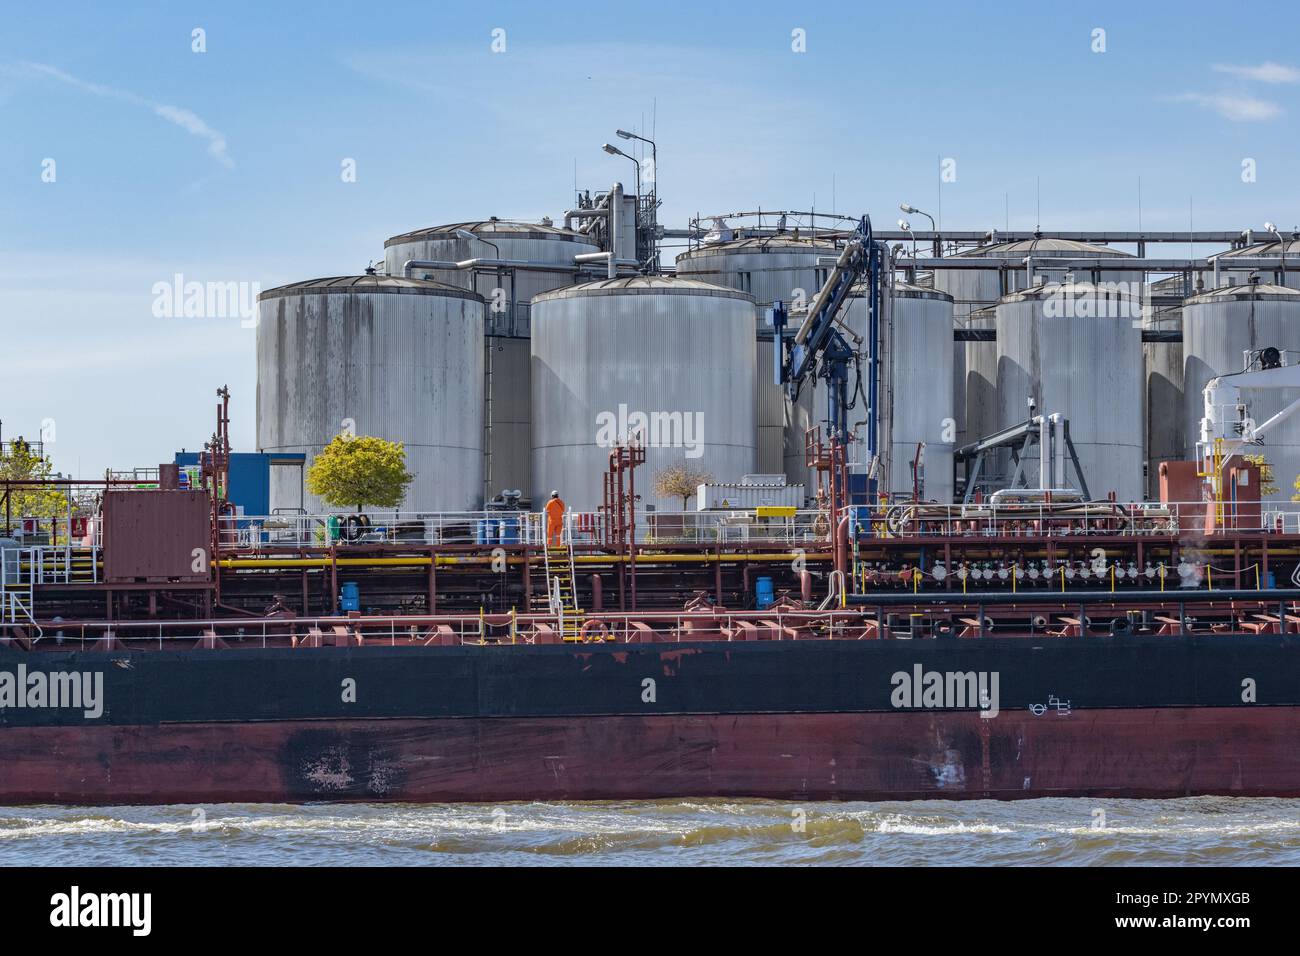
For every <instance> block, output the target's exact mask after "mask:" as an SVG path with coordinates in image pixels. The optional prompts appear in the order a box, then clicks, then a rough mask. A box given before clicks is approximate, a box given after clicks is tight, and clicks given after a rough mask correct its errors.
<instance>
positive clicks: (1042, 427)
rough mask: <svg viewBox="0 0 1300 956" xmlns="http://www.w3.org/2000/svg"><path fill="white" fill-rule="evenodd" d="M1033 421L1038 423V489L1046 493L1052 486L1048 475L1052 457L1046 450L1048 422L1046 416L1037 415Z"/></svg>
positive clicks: (1050, 476)
mask: <svg viewBox="0 0 1300 956" xmlns="http://www.w3.org/2000/svg"><path fill="white" fill-rule="evenodd" d="M1034 421H1035V422H1037V423H1038V487H1039V489H1040V490H1042V491H1046V490H1047V489H1049V488H1051V487H1052V486H1053V484H1054V482H1053V481H1052V478H1053V476H1052V475H1051V474H1050V472H1051V467H1052V456H1051V452H1050V451H1049V450H1048V448H1047V442H1048V428H1049V422H1048V420H1047V416H1046V415H1038V416H1036V417H1035V418H1034Z"/></svg>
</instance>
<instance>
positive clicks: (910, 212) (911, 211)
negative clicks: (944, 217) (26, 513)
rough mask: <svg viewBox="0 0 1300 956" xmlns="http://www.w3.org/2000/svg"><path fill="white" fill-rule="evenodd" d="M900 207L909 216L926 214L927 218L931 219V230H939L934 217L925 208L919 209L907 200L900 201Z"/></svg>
mask: <svg viewBox="0 0 1300 956" xmlns="http://www.w3.org/2000/svg"><path fill="white" fill-rule="evenodd" d="M898 208H899V209H901V210H902V211H903V212H905V213H907V214H908V215H909V216H924V217H925V218H926V219H929V220H930V231H931V232H936V231H937V230H936V229H935V225H934V217H933V216H931V215H930V214H929V213H928V212H926V211H925V210H924V209H917V208H916V207H915V206H913V205H910V204H908V203H905V202H901V203H899V204H898Z"/></svg>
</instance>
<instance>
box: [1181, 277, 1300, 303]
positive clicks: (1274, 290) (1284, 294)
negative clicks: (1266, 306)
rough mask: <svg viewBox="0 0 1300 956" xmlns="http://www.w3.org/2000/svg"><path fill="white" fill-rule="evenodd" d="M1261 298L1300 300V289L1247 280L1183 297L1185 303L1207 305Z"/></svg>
mask: <svg viewBox="0 0 1300 956" xmlns="http://www.w3.org/2000/svg"><path fill="white" fill-rule="evenodd" d="M1261 299H1270V300H1281V301H1286V302H1300V289H1288V288H1287V287H1286V286H1281V285H1273V284H1272V283H1268V282H1247V283H1242V284H1240V285H1225V286H1220V287H1219V288H1217V289H1206V290H1205V291H1204V292H1200V293H1197V294H1196V295H1192V296H1188V297H1187V298H1186V299H1183V304H1184V305H1198V304H1199V305H1205V304H1209V303H1212V302H1250V301H1259V300H1261Z"/></svg>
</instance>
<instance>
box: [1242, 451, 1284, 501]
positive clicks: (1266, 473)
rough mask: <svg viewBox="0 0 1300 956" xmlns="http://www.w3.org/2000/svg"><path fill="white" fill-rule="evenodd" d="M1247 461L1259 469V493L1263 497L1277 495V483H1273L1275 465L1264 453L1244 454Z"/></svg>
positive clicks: (1243, 456)
mask: <svg viewBox="0 0 1300 956" xmlns="http://www.w3.org/2000/svg"><path fill="white" fill-rule="evenodd" d="M1241 457H1242V458H1244V459H1245V460H1246V461H1248V462H1250V463H1251V464H1252V465H1254V466H1255V467H1257V468H1258V469H1259V494H1260V496H1261V497H1265V498H1266V497H1268V496H1269V495H1275V494H1277V492H1278V487H1277V485H1275V484H1273V465H1272V463H1271V462H1270V461H1268V459H1266V458H1265V457H1264V456H1263V455H1242V456H1241Z"/></svg>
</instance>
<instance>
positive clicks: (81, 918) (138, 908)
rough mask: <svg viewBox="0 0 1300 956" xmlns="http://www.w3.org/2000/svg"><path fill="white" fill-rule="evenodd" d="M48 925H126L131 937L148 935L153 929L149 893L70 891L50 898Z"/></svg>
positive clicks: (150, 896) (151, 898) (151, 903)
mask: <svg viewBox="0 0 1300 956" xmlns="http://www.w3.org/2000/svg"><path fill="white" fill-rule="evenodd" d="M50 907H51V908H50V925H51V926H60V927H77V926H129V927H130V928H131V934H132V935H133V936H148V935H149V931H150V930H151V929H152V926H153V894H152V893H82V892H81V887H79V886H74V887H73V888H72V890H71V892H68V893H55V894H54V895H53V896H51V897H50Z"/></svg>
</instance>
